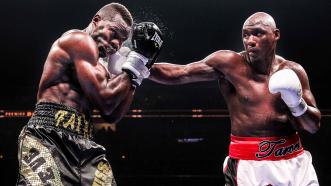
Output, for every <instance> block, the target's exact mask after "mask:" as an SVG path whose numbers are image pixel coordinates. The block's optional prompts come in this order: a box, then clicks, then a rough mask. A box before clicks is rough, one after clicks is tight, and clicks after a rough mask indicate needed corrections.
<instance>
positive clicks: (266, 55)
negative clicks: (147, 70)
mask: <svg viewBox="0 0 331 186" xmlns="http://www.w3.org/2000/svg"><path fill="white" fill-rule="evenodd" d="M242 37H243V44H244V47H245V51H244V52H240V53H237V52H233V51H228V50H220V51H216V52H214V53H212V54H210V55H209V56H207V57H206V58H205V59H203V60H201V61H197V62H193V63H189V64H187V65H176V64H170V63H156V64H154V66H153V67H152V69H151V76H150V79H151V80H152V81H155V82H158V83H162V84H185V83H192V82H199V81H213V80H218V82H219V87H220V92H221V94H222V95H223V97H224V99H225V102H226V104H227V108H228V110H229V113H230V119H231V133H232V134H233V135H236V136H252V137H263V136H287V135H291V134H294V133H295V132H296V130H297V129H303V130H306V131H308V132H310V133H315V132H316V131H317V130H318V129H319V126H320V124H319V122H320V118H321V114H320V111H319V110H318V109H317V106H316V102H315V99H314V96H313V94H312V93H311V91H310V86H309V81H308V77H307V74H306V72H305V70H304V69H303V67H302V66H300V65H299V64H298V63H295V62H292V61H289V60H286V59H284V58H282V57H281V56H278V55H276V54H275V50H276V43H277V40H278V39H279V38H280V32H279V30H278V29H277V28H276V24H275V22H274V20H273V18H272V17H271V16H270V15H268V14H265V13H262V12H259V13H256V14H254V15H252V16H251V17H249V18H248V19H247V20H246V21H245V23H244V25H243V36H242ZM285 68H289V69H292V70H293V71H295V72H296V74H297V75H298V77H299V79H300V81H301V84H302V91H303V98H304V100H305V101H306V103H307V104H308V110H307V111H306V112H305V113H304V114H303V115H301V116H299V117H294V116H292V115H291V113H290V111H289V109H288V107H287V106H286V104H285V103H284V102H283V100H282V99H281V97H280V94H271V93H270V92H269V90H268V82H269V78H270V77H271V75H272V74H273V73H275V72H276V71H279V70H281V69H285Z"/></svg>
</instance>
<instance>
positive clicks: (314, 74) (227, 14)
mask: <svg viewBox="0 0 331 186" xmlns="http://www.w3.org/2000/svg"><path fill="white" fill-rule="evenodd" d="M118 2H120V3H123V4H124V5H126V6H127V7H128V9H129V10H130V11H131V12H132V14H133V16H134V18H135V20H136V21H137V22H139V21H154V22H156V23H157V24H158V25H159V26H160V27H161V28H162V29H163V32H164V33H165V42H164V49H163V51H162V53H161V55H160V57H159V60H160V61H169V62H172V63H177V64H186V63H188V62H192V61H195V60H199V59H202V58H204V57H205V56H207V55H208V54H210V53H212V52H214V51H216V50H220V49H229V50H234V51H241V50H243V46H242V41H241V28H242V24H243V22H244V21H245V19H246V18H247V17H248V16H249V15H251V14H252V13H254V12H256V11H265V12H267V13H269V14H271V15H272V16H273V17H274V18H275V20H276V23H277V26H278V28H279V29H280V31H281V40H280V42H279V44H278V50H277V53H278V54H279V55H281V56H283V57H285V58H287V59H289V60H292V61H296V62H298V63H300V64H301V65H302V66H303V67H304V68H305V69H306V71H307V73H308V76H309V79H310V84H311V89H312V92H313V93H314V95H315V98H316V101H317V103H318V106H319V108H320V109H321V110H322V113H323V118H322V123H321V124H322V127H321V130H320V131H319V132H318V133H317V134H316V135H309V134H306V133H303V134H302V136H303V137H302V138H303V144H304V146H305V147H306V149H308V150H310V151H311V153H312V155H313V163H314V165H315V167H316V171H317V174H318V176H319V179H320V183H321V185H328V184H330V183H329V182H331V178H330V176H331V170H329V169H328V167H329V166H330V165H331V161H330V160H328V155H327V148H328V147H329V146H330V145H328V144H327V136H328V135H329V134H330V132H331V126H330V124H329V122H330V115H329V114H328V111H329V110H330V105H331V100H330V99H329V93H328V89H329V84H330V83H329V81H330V75H329V72H330V70H331V66H330V64H329V63H330V62H329V58H330V57H329V55H330V54H331V46H330V42H331V24H330V23H331V2H330V1H328V0H314V1H312V0H300V1H299V0H232V1H225V0H223V1H222V0H205V1H202V0H201V1H197V0H176V1H175V0H154V1H152V0H145V1H133V0H132V1H118ZM107 3H110V1H104V0H94V1H92V0H80V1H78V0H30V1H22V0H10V1H9V0H4V1H1V3H0V4H1V6H0V16H1V18H2V19H1V27H0V28H1V29H0V33H1V34H0V42H1V50H0V52H1V53H0V54H1V55H0V56H1V67H0V85H1V87H2V88H1V91H0V109H2V110H7V109H9V110H26V109H28V110H32V109H33V108H34V104H35V101H36V98H35V97H36V91H37V86H38V82H39V78H40V76H41V71H42V68H43V63H44V60H45V58H46V56H47V54H48V51H49V49H50V46H51V44H52V42H53V41H54V40H55V39H56V38H57V37H59V36H60V35H61V34H62V33H63V32H65V31H66V30H69V29H73V28H77V29H83V28H85V27H86V26H87V25H88V24H89V22H90V20H91V18H92V17H93V15H94V14H95V13H96V11H97V10H98V9H99V8H101V7H102V6H103V5H105V4H107ZM131 108H132V109H146V110H150V109H159V110H171V109H177V110H178V109H196V108H198V109H226V106H225V104H224V101H223V99H222V97H221V95H220V94H219V92H218V87H217V83H216V82H208V83H196V84H191V85H182V86H171V87H169V86H164V85H158V84H155V83H153V82H151V81H149V80H146V81H144V83H143V86H142V87H140V88H139V89H138V90H137V92H136V96H135V101H134V103H133V104H132V107H131ZM26 121H27V119H1V118H0V158H1V159H0V169H1V172H2V173H1V174H0V175H1V176H0V177H1V178H2V179H1V180H6V181H5V183H6V185H7V184H8V185H13V184H14V183H15V179H16V174H17V173H16V172H17V159H16V154H17V152H16V151H17V150H16V149H17V142H16V141H17V136H18V133H19V131H20V129H21V128H22V126H23V125H24V124H25V123H26ZM229 128H230V126H229V119H228V118H200V119H192V118H189V117H187V118H185V117H183V118H179V117H168V118H142V119H130V118H124V119H123V120H122V121H121V122H120V125H119V126H118V128H117V132H116V133H112V132H110V131H99V132H98V137H97V139H98V140H99V141H100V142H101V143H103V144H104V145H105V146H107V148H108V150H109V152H110V153H111V159H112V164H113V169H114V173H115V176H117V178H118V185H222V184H223V177H222V174H221V165H222V162H223V159H224V157H225V156H226V153H227V148H228V140H229V139H228V136H229ZM183 138H197V139H200V138H201V139H203V140H202V141H200V142H197V143H178V139H183ZM123 155H125V158H123V157H122V156H123Z"/></svg>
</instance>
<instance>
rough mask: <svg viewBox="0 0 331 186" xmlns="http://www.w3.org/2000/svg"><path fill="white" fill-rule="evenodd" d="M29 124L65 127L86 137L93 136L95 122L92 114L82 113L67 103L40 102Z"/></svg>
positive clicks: (64, 128)
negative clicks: (66, 104)
mask: <svg viewBox="0 0 331 186" xmlns="http://www.w3.org/2000/svg"><path fill="white" fill-rule="evenodd" d="M28 125H46V126H50V127H56V128H59V129H63V130H66V131H69V132H72V133H75V134H78V135H82V136H84V137H86V138H91V137H92V132H93V123H92V120H91V116H90V115H87V114H83V113H80V112H78V111H76V110H75V109H73V108H70V107H68V106H65V105H61V104H56V103H49V102H40V103H38V104H37V105H36V109H35V111H34V113H33V116H32V117H31V119H30V121H29V123H28Z"/></svg>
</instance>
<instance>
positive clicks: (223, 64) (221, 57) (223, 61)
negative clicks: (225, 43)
mask: <svg viewBox="0 0 331 186" xmlns="http://www.w3.org/2000/svg"><path fill="white" fill-rule="evenodd" d="M242 60H243V57H242V55H240V54H239V53H237V52H234V51H231V50H219V51H216V52H214V53H212V54H210V55H209V56H207V57H206V58H205V62H206V63H207V64H208V65H210V66H212V67H214V68H217V69H224V68H227V67H232V66H234V65H235V64H237V63H238V62H240V61H242Z"/></svg>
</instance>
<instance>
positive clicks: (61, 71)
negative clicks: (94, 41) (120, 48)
mask: <svg viewBox="0 0 331 186" xmlns="http://www.w3.org/2000/svg"><path fill="white" fill-rule="evenodd" d="M68 33H70V32H68ZM59 48H60V47H59V45H58V40H57V41H55V43H54V44H53V46H52V48H51V50H50V52H49V55H48V57H47V59H46V62H45V65H44V69H43V73H42V77H41V80H40V83H39V89H38V94H37V101H38V102H53V103H58V104H63V105H66V106H69V107H72V108H75V109H76V110H78V111H80V112H83V113H89V112H90V110H91V107H92V105H91V104H90V103H89V101H88V99H87V98H86V97H85V96H84V93H83V91H82V89H81V87H80V84H79V81H78V79H77V75H76V70H75V65H74V63H73V61H72V59H71V57H70V56H69V55H67V54H66V53H65V51H61V49H59ZM97 68H98V69H99V70H98V71H99V73H100V76H103V77H105V76H106V75H108V71H107V70H106V68H105V67H104V66H103V65H102V64H101V63H100V64H99V63H98V65H97Z"/></svg>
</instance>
